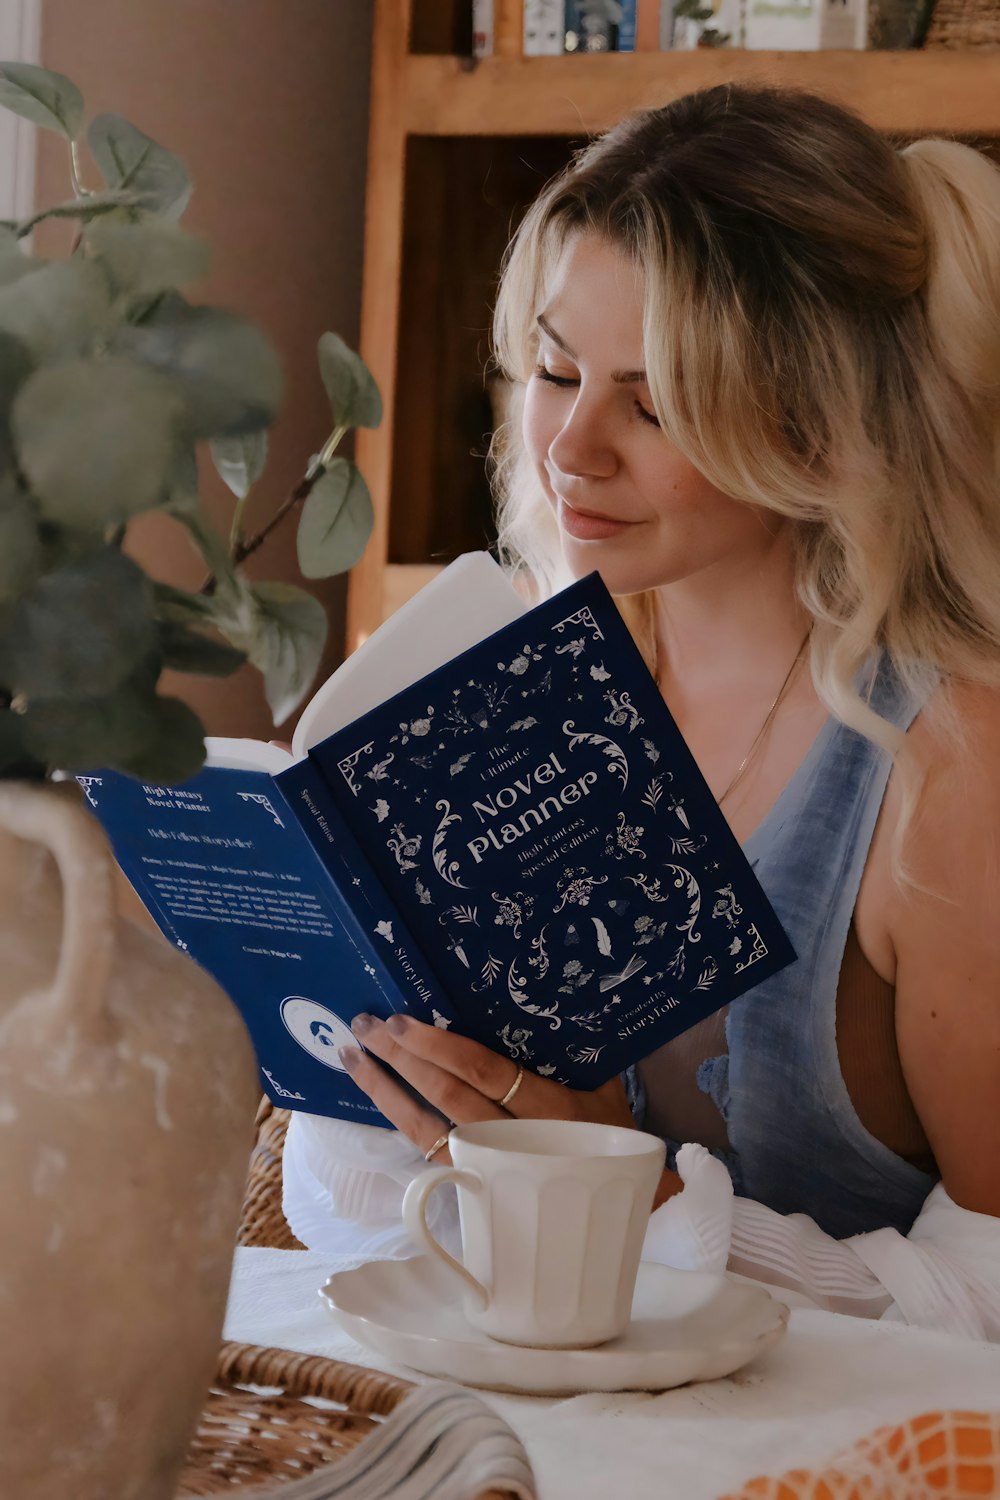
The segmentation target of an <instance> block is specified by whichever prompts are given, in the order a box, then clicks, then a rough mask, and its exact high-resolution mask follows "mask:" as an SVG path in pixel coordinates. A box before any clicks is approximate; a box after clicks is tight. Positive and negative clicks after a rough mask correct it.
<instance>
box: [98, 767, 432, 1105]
mask: <svg viewBox="0 0 1000 1500" xmlns="http://www.w3.org/2000/svg"><path fill="white" fill-rule="evenodd" d="M297 769H299V768H294V767H293V770H292V776H291V777H290V779H289V782H288V785H287V791H288V795H289V797H290V798H291V800H292V801H293V802H294V803H296V804H297V806H296V808H295V816H294V817H293V816H292V808H291V807H290V805H289V803H288V802H286V800H285V799H284V798H283V797H282V796H281V795H280V794H279V793H278V791H277V789H276V787H275V785H274V782H273V780H272V778H271V776H270V775H268V774H267V773H266V772H263V771H254V770H250V769H245V768H244V769H238V770H236V769H226V768H223V767H218V766H209V767H207V768H206V769H205V770H203V771H201V772H199V774H198V775H197V776H195V777H193V778H192V779H191V780H190V781H188V782H186V783H185V784H184V785H183V786H180V787H162V786H155V785H149V784H145V783H142V782H139V781H136V780H134V779H133V778H132V777H130V776H124V775H121V774H120V773H118V772H115V771H102V772H101V773H100V774H99V775H94V776H81V777H78V778H77V780H78V781H79V782H80V784H81V786H82V787H83V790H84V792H85V794H86V797H87V801H88V803H89V804H90V806H91V808H92V809H93V811H94V814H95V816H97V818H98V819H99V821H100V822H101V823H102V826H103V827H104V829H105V832H106V833H107V835H108V837H109V840H110V842H111V845H112V848H113V850H114V853H115V858H116V859H117V861H118V863H119V865H120V866H121V867H122V869H123V871H124V873H125V874H126V876H127V877H128V879H129V881H130V882H131V884H132V886H133V887H134V889H135V890H136V892H137V894H138V895H139V897H140V899H141V900H142V902H143V904H144V905H145V906H146V908H147V910H148V911H149V912H150V915H151V916H152V917H153V918H154V920H155V921H156V923H157V925H158V926H159V928H160V930H161V931H162V932H163V933H164V934H165V935H166V936H167V937H168V938H170V940H171V941H172V942H174V943H176V945H177V946H178V947H179V948H182V949H183V950H184V951H185V952H187V953H189V954H190V955H191V957H192V958H193V959H195V961H196V962H197V963H199V964H200V965H201V966H202V968H204V969H207V970H208V972H209V973H210V974H212V975H213V977H214V978H215V979H216V980H217V981H218V982H219V984H220V985H221V986H222V988H223V989H224V990H225V991H226V993H227V994H228V995H229V996H230V998H231V999H232V1000H233V1002H234V1004H235V1005H236V1006H237V1007H238V1008H239V1010H240V1012H241V1014H242V1016H243V1018H244V1021H245V1023H246V1025H247V1029H248V1030H249V1032H250V1035H251V1038H252V1041H253V1044H254V1048H255V1051H256V1054H257V1061H258V1065H259V1068H260V1077H261V1087H262V1089H263V1090H264V1092H265V1093H267V1094H268V1096H269V1097H270V1098H271V1099H272V1100H273V1101H274V1102H275V1103H276V1104H279V1105H282V1106H283V1107H285V1108H291V1109H304V1110H308V1111H309V1112H310V1113H312V1114H323V1115H333V1116H337V1117H339V1118H344V1119H350V1120H356V1121H359V1122H360V1123H362V1124H368V1125H388V1124H389V1122H388V1121H387V1120H386V1119H385V1118H384V1117H383V1116H382V1114H381V1113H380V1112H379V1110H377V1109H376V1108H375V1106H374V1105H373V1104H372V1102H371V1100H370V1099H369V1098H368V1097H367V1095H366V1094H364V1093H363V1092H362V1091H361V1090H360V1089H359V1088H358V1087H357V1085H356V1084H355V1083H354V1082H353V1080H352V1079H351V1077H350V1075H349V1074H348V1073H347V1072H346V1071H345V1070H344V1068H343V1066H342V1064H341V1063H340V1060H339V1058H338V1056H337V1049H338V1047H340V1046H343V1045H345V1044H348V1045H354V1038H353V1035H352V1033H351V1030H350V1022H351V1019H352V1018H353V1017H354V1016H355V1015H357V1014H358V1012H359V1011H368V1012H370V1013H371V1014H373V1015H377V1016H381V1017H382V1018H385V1017H387V1016H389V1015H391V1014H392V1013H393V1012H394V1011H396V1010H400V1009H406V1010H408V1011H409V1012H411V1013H412V1014H414V1015H416V1016H418V1017H419V1018H420V1019H421V1020H425V1021H429V1022H434V1021H435V1020H436V1019H440V1021H441V1023H442V1024H444V1023H446V1022H448V1016H447V1015H446V1014H445V1012H444V1010H443V1007H444V1006H445V1005H446V1001H445V999H444V997H443V995H441V994H440V993H439V992H438V990H437V987H436V984H435V981H434V980H433V978H432V976H431V975H430V972H429V970H428V969H427V967H426V965H425V963H424V961H423V959H422V958H421V957H420V955H419V953H418V952H417V950H416V947H415V945H414V944H412V942H410V941H409V937H408V934H407V933H406V931H405V927H404V923H403V922H402V920H401V919H400V918H398V917H397V918H396V920H395V922H394V923H393V924H391V925H390V924H389V923H388V922H387V921H386V904H385V900H384V896H383V894H382V892H381V889H380V887H379V886H378V883H377V881H376V880H375V879H374V877H373V876H372V874H371V871H370V870H369V868H368V865H367V862H366V861H365V860H364V859H363V858H362V857H361V856H360V854H359V853H358V852H357V851H356V850H355V849H354V846H353V841H352V840H351V837H350V834H349V832H348V830H347V829H346V828H343V827H342V826H340V825H339V823H338V820H337V812H336V809H335V808H333V807H332V806H330V805H329V804H327V803H325V802H324V801H323V800H322V799H323V792H322V788H320V789H319V791H318V792H316V791H315V789H313V791H312V792H311V791H310V790H309V789H308V788H306V789H305V791H304V793H303V791H302V789H301V788H297V787H296V784H295V780H294V773H295V771H296V770H297ZM302 769H303V770H304V771H308V766H303V767H302ZM310 779H312V778H310ZM297 792H298V795H297ZM448 1023H449V1024H450V1022H448Z"/></svg>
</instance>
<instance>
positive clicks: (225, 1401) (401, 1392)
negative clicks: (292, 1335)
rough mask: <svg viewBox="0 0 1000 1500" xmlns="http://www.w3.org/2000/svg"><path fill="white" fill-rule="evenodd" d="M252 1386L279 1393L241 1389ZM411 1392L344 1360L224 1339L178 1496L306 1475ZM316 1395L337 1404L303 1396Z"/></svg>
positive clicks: (225, 1491) (343, 1450)
mask: <svg viewBox="0 0 1000 1500" xmlns="http://www.w3.org/2000/svg"><path fill="white" fill-rule="evenodd" d="M247 1385H250V1386H264V1387H267V1388H269V1389H271V1390H273V1392H274V1393H273V1394H269V1395H260V1394H257V1393H255V1392H253V1391H247V1390H241V1389H238V1387H240V1386H247ZM412 1389H413V1387H412V1385H411V1383H410V1382H409V1381H407V1380H398V1379H397V1378H396V1377H395V1376H392V1375H383V1374H380V1373H379V1372H378V1371H377V1370H366V1369H362V1368H361V1367H360V1366H359V1365H349V1364H345V1363H343V1362H342V1361H340V1360H333V1359H321V1358H318V1357H316V1356H314V1355H308V1354H293V1353H291V1352H290V1351H289V1350H287V1349H263V1348H259V1347H258V1346H257V1345H255V1344H223V1346H222V1351H221V1354H220V1356H219V1366H218V1370H217V1373H216V1380H215V1384H214V1385H213V1388H212V1391H211V1392H210V1394H209V1398H208V1401H207V1403H206V1406H205V1409H204V1411H203V1413H202V1416H201V1421H200V1422H199V1424H198V1430H197V1432H196V1433H195V1436H194V1440H193V1441H192V1444H191V1447H190V1450H189V1452H188V1457H187V1463H186V1466H185V1469H184V1473H183V1475H182V1477H181V1485H180V1489H179V1490H178V1492H177V1493H178V1500H181V1497H188V1496H195V1495H224V1494H231V1493H232V1492H233V1491H234V1490H236V1489H238V1488H239V1487H241V1486H247V1487H249V1486H257V1485H261V1484H266V1483H270V1484H279V1483H280V1482H281V1481H282V1480H288V1481H291V1480H293V1479H302V1478H303V1477H304V1476H305V1475H306V1474H311V1473H312V1472H313V1471H314V1470H315V1469H318V1468H320V1467H322V1465H323V1464H330V1463H335V1462H336V1461H337V1459H339V1458H342V1457H343V1456H344V1454H345V1453H348V1452H349V1451H350V1450H351V1449H352V1448H354V1447H355V1446H356V1445H357V1444H358V1443H360V1442H361V1441H362V1439H363V1438H365V1437H367V1435H368V1433H369V1432H371V1431H372V1430H373V1429H374V1428H375V1426H376V1425H377V1423H378V1420H379V1419H380V1418H381V1417H385V1416H388V1414H389V1412H391V1411H392V1409H393V1408H394V1407H395V1406H397V1405H398V1404H399V1402H400V1401H401V1400H402V1399H403V1397H404V1396H406V1395H407V1394H408V1392H409V1391H411V1390H412ZM316 1396H318V1397H320V1398H322V1399H323V1400H324V1401H334V1402H337V1404H338V1408H339V1409H338V1410H327V1409H324V1408H322V1407H317V1406H314V1405H312V1404H310V1403H309V1402H308V1401H307V1400H305V1399H304V1398H305V1397H316Z"/></svg>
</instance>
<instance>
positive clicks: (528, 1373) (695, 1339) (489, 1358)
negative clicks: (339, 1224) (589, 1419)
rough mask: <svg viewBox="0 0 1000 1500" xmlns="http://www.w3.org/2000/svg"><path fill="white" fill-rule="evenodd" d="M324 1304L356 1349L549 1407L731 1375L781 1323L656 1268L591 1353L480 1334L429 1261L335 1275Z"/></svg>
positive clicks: (741, 1289)
mask: <svg viewBox="0 0 1000 1500" xmlns="http://www.w3.org/2000/svg"><path fill="white" fill-rule="evenodd" d="M320 1296H321V1297H322V1298H323V1300H324V1301H325V1302H326V1304H327V1306H328V1307H329V1308H330V1309H331V1311H332V1312H333V1314H334V1316H335V1317H336V1319H337V1321H338V1322H339V1323H340V1325H341V1327H342V1328H344V1329H345V1330H346V1332H347V1333H349V1334H350V1335H351V1337H352V1338H355V1339H357V1341H358V1343H360V1344H365V1345H367V1347H368V1348H369V1349H374V1350H375V1351H376V1352H377V1353H379V1354H382V1355H385V1357H386V1358H387V1359H390V1360H394V1361H398V1362H400V1363H402V1364H406V1365H410V1366H412V1367H413V1369H415V1370H422V1371H423V1372H424V1374H426V1375H437V1376H441V1377H443V1378H444V1379H447V1380H458V1381H461V1382H463V1383H464V1384H465V1385H479V1386H487V1387H489V1388H490V1389H492V1390H500V1391H520V1392H529V1393H531V1394H533V1395H551V1396H562V1395H570V1394H572V1393H573V1392H576V1391H630V1390H640V1391H662V1390H667V1389H668V1388H669V1387H671V1386H675V1385H684V1384H685V1383H686V1382H687V1381H689V1380H713V1379H715V1378H716V1377H717V1376H720V1375H729V1374H731V1373H732V1371H733V1370H738V1369H739V1368H740V1366H741V1365H745V1364H746V1363H747V1361H748V1360H750V1359H753V1357H754V1355H756V1354H759V1353H760V1352H761V1351H762V1350H764V1349H768V1348H770V1346H771V1345H772V1344H775V1343H777V1341H778V1340H779V1339H780V1338H781V1336H782V1334H783V1333H784V1331H785V1325H786V1323H787V1321H788V1308H787V1307H785V1305H784V1303H781V1302H777V1301H775V1299H774V1298H773V1297H772V1296H770V1295H769V1293H768V1292H766V1291H765V1290H764V1288H763V1287H758V1286H749V1285H747V1284H746V1283H744V1282H739V1281H734V1280H732V1279H731V1278H729V1277H728V1276H724V1275H721V1276H715V1275H710V1274H708V1273H707V1272H702V1271H674V1270H671V1269H670V1267H668V1266H659V1265H655V1264H653V1263H652V1262H644V1263H643V1264H642V1265H641V1266H640V1267H639V1276H638V1279H637V1281H636V1288H635V1297H634V1298H633V1301H632V1321H631V1322H630V1323H629V1326H628V1328H627V1329H626V1330H625V1332H624V1333H623V1334H622V1336H621V1337H620V1338H617V1339H613V1340H612V1341H611V1342H610V1343H607V1344H601V1345H599V1346H598V1347H597V1348H596V1349H526V1348H522V1347H519V1346H518V1345H516V1344H501V1343H498V1342H497V1341H496V1340H494V1339H491V1338H490V1337H489V1336H488V1335H487V1334H485V1333H480V1332H479V1331H478V1329H475V1328H473V1327H471V1326H470V1324H469V1323H467V1322H466V1319H465V1315H464V1313H463V1311H462V1306H461V1301H460V1298H461V1290H460V1288H457V1287H456V1285H455V1280H454V1277H453V1275H452V1273H451V1272H449V1271H448V1269H447V1267H445V1266H443V1265H442V1264H441V1263H440V1262H439V1261H438V1260H437V1259H436V1258H435V1257H434V1256H431V1255H418V1256H415V1257H414V1258H413V1259H411V1260H383V1261H371V1262H369V1264H368V1265H364V1266H358V1267H357V1269H356V1270H353V1271H338V1272H337V1273H336V1275H334V1276H331V1277H330V1280H329V1281H328V1282H327V1283H326V1285H325V1286H324V1287H321V1289H320Z"/></svg>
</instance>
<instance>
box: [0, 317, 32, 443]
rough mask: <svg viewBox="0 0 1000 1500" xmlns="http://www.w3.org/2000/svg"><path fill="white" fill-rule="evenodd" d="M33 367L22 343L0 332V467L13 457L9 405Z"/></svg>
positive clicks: (11, 404) (12, 402) (10, 405)
mask: <svg viewBox="0 0 1000 1500" xmlns="http://www.w3.org/2000/svg"><path fill="white" fill-rule="evenodd" d="M33 368H34V367H33V365H32V363H31V359H30V357H29V355H28V351H27V349H25V347H24V345H23V344H21V343H19V342H18V341H17V339H12V338H10V337H9V336H8V335H7V334H5V333H0V469H6V468H8V467H9V466H10V463H11V459H12V457H13V439H12V437H11V432H10V412H11V407H12V406H13V404H14V398H15V396H16V395H17V393H18V391H19V390H20V389H21V387H22V385H24V383H25V381H26V380H27V378H28V376H29V375H30V374H31V372H32V369H33Z"/></svg>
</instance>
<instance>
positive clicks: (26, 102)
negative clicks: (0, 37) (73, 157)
mask: <svg viewBox="0 0 1000 1500" xmlns="http://www.w3.org/2000/svg"><path fill="white" fill-rule="evenodd" d="M0 105H2V106H3V107H4V109H10V110H13V112H14V114H16V115H23V116H24V118H25V119H26V120H31V121H32V122H33V123H34V124H35V125H42V126H44V127H45V129H46V130H57V131H58V132H59V134H60V135H64V136H65V137H66V139H67V140H70V141H75V140H76V138H77V136H78V135H79V133H80V126H81V125H82V124H83V95H82V94H81V93H80V90H79V89H78V88H77V86H76V84H75V83H73V82H72V81H71V80H70V79H69V78H67V77H66V76H65V74H63V73H53V72H51V71H50V70H49V69H48V68H39V67H36V66H35V65H34V63H21V62H5V63H0Z"/></svg>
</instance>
